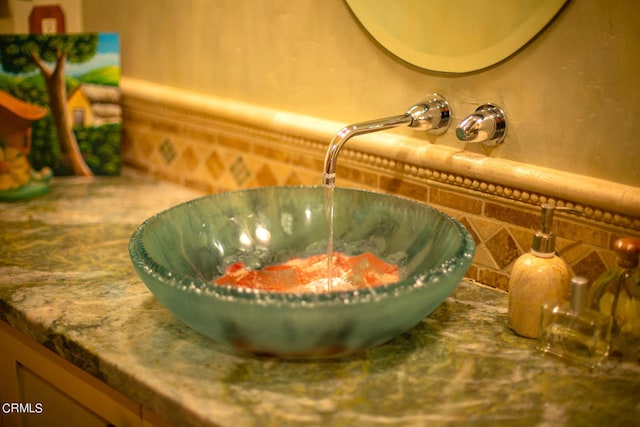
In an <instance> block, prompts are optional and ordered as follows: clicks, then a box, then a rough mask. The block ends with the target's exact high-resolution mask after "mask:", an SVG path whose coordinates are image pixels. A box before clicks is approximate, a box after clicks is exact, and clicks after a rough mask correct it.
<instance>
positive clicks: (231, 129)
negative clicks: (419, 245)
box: [122, 96, 640, 290]
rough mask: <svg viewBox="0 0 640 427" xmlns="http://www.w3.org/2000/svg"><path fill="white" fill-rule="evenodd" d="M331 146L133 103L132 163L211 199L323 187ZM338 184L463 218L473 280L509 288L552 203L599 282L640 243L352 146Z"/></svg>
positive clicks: (606, 215)
mask: <svg viewBox="0 0 640 427" xmlns="http://www.w3.org/2000/svg"><path fill="white" fill-rule="evenodd" d="M328 142H329V141H324V140H316V139H313V138H308V137H301V136H296V135H292V134H289V133H287V132H277V131H274V130H272V129H265V128H261V127H259V126H249V125H247V124H245V123H243V121H241V120H238V121H234V120H229V119H228V118H221V117H217V116H216V115H214V114H209V113H206V112H198V111H194V110H193V109H189V108H182V107H180V106H176V105H164V104H162V103H154V102H149V101H148V100H144V99H138V98H136V97H135V96H125V98H124V141H123V147H122V151H123V152H122V157H123V161H124V162H125V163H126V164H128V165H130V166H132V167H135V168H137V169H140V170H143V171H145V172H147V173H149V174H151V175H154V176H157V177H160V178H163V179H169V180H172V181H176V182H179V183H182V184H185V185H189V186H193V187H197V188H199V189H202V190H205V191H207V192H220V191H226V190H235V189H242V188H250V187H258V186H272V185H319V184H320V180H321V168H322V162H323V158H324V153H325V150H326V147H327V144H328ZM339 160H340V162H339V165H338V177H337V184H338V185H340V186H345V187H357V188H365V189H370V190H376V191H383V192H390V193H394V194H398V195H401V196H405V197H409V198H412V199H415V200H418V201H421V202H424V203H428V204H429V205H432V206H434V207H436V208H438V209H441V210H443V211H444V212H447V213H448V214H450V215H451V216H453V217H455V218H457V219H459V220H460V221H461V222H462V223H463V224H464V225H465V226H466V227H467V229H468V230H469V231H470V232H471V234H472V235H473V237H474V239H475V241H476V243H477V250H476V255H475V258H474V262H473V265H472V267H471V269H470V270H469V272H468V274H467V275H468V276H469V277H471V278H473V279H475V280H478V281H480V282H483V283H485V284H488V285H490V286H494V287H497V288H500V289H504V290H507V288H508V280H509V273H510V271H511V268H512V266H513V263H514V261H515V260H516V258H518V257H519V256H520V255H521V254H522V253H524V252H526V251H528V250H529V248H530V245H531V241H532V238H533V232H534V231H535V230H536V229H538V228H539V225H540V208H539V207H538V205H539V204H540V203H544V202H551V203H556V204H558V205H560V206H568V207H572V208H575V209H578V210H580V211H581V212H582V215H581V216H577V215H571V214H567V213H562V212H558V213H557V214H556V219H555V223H554V229H555V231H556V234H557V236H558V240H557V249H558V252H559V253H560V255H562V256H563V257H564V258H565V259H566V260H567V262H568V263H569V265H570V266H571V268H572V270H573V272H574V274H576V275H582V276H586V277H587V278H588V279H590V280H593V279H595V278H596V277H597V276H598V275H600V274H601V273H602V272H604V271H605V270H606V269H607V268H609V267H611V266H613V265H614V264H615V256H614V254H613V253H612V251H611V250H610V248H611V247H612V244H613V242H614V241H615V239H616V238H617V237H620V236H623V235H632V236H636V237H640V218H637V217H631V216H625V215H621V214H618V213H615V212H608V211H607V210H605V209H598V208H593V207H590V206H586V205H584V204H581V203H577V202H574V201H571V200H568V199H565V200H561V199H558V198H553V197H550V196H547V195H544V194H539V193H534V192H531V191H527V190H524V189H519V188H514V187H513V186H511V185H509V183H492V182H485V181H482V180H479V179H477V178H473V177H471V176H462V175H458V174H452V173H448V172H445V171H441V170H436V169H430V168H425V167H423V166H420V165H417V164H413V163H411V162H410V161H407V162H400V161H398V160H394V159H393V158H387V157H384V156H380V155H376V154H372V153H370V152H364V151H362V150H358V149H357V146H356V147H355V148H349V147H348V146H347V147H345V148H344V149H343V151H342V152H341V154H340V159H339Z"/></svg>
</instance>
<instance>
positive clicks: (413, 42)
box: [345, 0, 568, 73]
mask: <svg viewBox="0 0 640 427" xmlns="http://www.w3.org/2000/svg"><path fill="white" fill-rule="evenodd" d="M345 1H346V3H347V5H348V6H349V8H350V9H351V11H352V12H353V14H354V15H355V17H356V18H357V19H358V21H360V23H361V24H362V26H363V27H364V28H365V29H366V30H367V31H368V32H369V34H371V36H372V37H373V38H374V39H375V40H376V41H377V42H378V43H379V44H380V45H382V46H383V47H384V48H385V49H387V50H388V51H389V52H391V53H392V54H394V55H395V56H397V57H399V58H401V59H402V60H404V61H406V62H408V63H410V64H413V65H416V66H418V67H420V68H425V69H428V70H432V71H440V72H448V73H468V72H471V71H476V70H480V69H483V68H486V67H489V66H491V65H493V64H496V63H498V62H500V61H502V60H503V59H505V58H507V57H509V56H510V55H512V54H513V53H515V52H516V51H518V50H519V49H520V48H521V47H522V46H524V45H525V44H526V43H527V42H528V41H529V40H531V39H532V38H533V37H534V36H535V35H536V34H538V33H539V32H540V31H541V30H542V29H543V28H544V27H545V26H546V25H547V24H548V23H549V22H551V20H552V19H553V18H554V16H556V14H557V13H558V12H559V11H560V10H561V9H562V6H563V5H564V4H565V3H566V2H567V1H568V0H518V1H504V0H483V1H481V2H480V1H471V0H448V1H441V0H394V1H393V2H391V1H371V0H345Z"/></svg>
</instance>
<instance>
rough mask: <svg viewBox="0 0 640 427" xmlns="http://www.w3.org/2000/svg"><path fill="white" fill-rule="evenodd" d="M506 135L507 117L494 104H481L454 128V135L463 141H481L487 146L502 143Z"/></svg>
mask: <svg viewBox="0 0 640 427" xmlns="http://www.w3.org/2000/svg"><path fill="white" fill-rule="evenodd" d="M506 135H507V117H506V115H505V113H504V111H503V110H502V108H500V107H498V106H497V105H494V104H483V105H481V106H479V107H478V108H476V111H474V112H473V114H471V115H469V116H467V117H466V118H465V119H464V120H462V121H461V122H460V124H459V125H458V127H457V128H456V137H457V138H458V139H459V140H460V141H463V142H481V143H482V144H484V145H487V146H494V145H498V144H502V143H503V142H504V137H505V136H506Z"/></svg>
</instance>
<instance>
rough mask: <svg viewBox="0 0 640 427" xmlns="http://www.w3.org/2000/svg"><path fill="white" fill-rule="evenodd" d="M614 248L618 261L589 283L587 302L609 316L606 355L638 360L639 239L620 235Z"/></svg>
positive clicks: (639, 341) (639, 344)
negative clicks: (610, 319)
mask: <svg viewBox="0 0 640 427" xmlns="http://www.w3.org/2000/svg"><path fill="white" fill-rule="evenodd" d="M614 250H615V252H616V256H617V264H618V265H617V266H616V267H615V268H613V269H611V270H609V271H607V272H606V273H604V274H603V275H602V276H600V277H599V278H598V279H596V281H595V282H594V283H593V285H592V287H591V291H590V292H589V304H590V306H591V308H592V309H594V310H598V311H600V312H602V313H604V314H607V315H610V316H611V317H612V319H613V323H612V325H611V351H610V355H611V356H612V357H615V358H622V359H625V360H633V361H637V362H640V270H638V258H639V257H640V240H638V239H634V238H631V237H622V238H620V239H618V240H616V241H615V243H614Z"/></svg>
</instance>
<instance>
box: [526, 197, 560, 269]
mask: <svg viewBox="0 0 640 427" xmlns="http://www.w3.org/2000/svg"><path fill="white" fill-rule="evenodd" d="M541 207H542V228H541V229H540V230H538V231H536V232H535V234H534V235H533V244H532V245H531V250H532V251H533V252H535V253H536V254H537V255H540V256H547V257H549V256H551V255H552V254H553V253H554V252H555V251H556V235H555V234H554V233H553V231H551V225H552V224H553V213H554V211H555V209H556V207H555V206H554V205H552V204H550V203H543V204H542V205H541Z"/></svg>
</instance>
